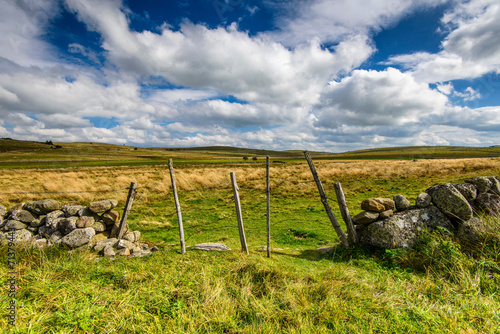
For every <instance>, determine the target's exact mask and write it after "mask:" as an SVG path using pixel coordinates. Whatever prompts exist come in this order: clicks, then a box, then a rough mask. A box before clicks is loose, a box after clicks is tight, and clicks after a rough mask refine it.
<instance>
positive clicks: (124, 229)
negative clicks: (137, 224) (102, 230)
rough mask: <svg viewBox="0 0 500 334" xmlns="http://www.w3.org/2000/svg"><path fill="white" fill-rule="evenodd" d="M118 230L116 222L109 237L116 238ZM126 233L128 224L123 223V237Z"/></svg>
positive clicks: (118, 223) (118, 226)
mask: <svg viewBox="0 0 500 334" xmlns="http://www.w3.org/2000/svg"><path fill="white" fill-rule="evenodd" d="M119 229H120V222H116V223H115V224H114V225H113V227H112V228H111V234H110V236H111V237H113V238H114V237H117V236H118V230H119ZM127 232H128V224H127V223H125V226H124V227H123V235H125V234H126V233H127Z"/></svg>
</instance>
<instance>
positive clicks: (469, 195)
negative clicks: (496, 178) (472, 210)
mask: <svg viewBox="0 0 500 334" xmlns="http://www.w3.org/2000/svg"><path fill="white" fill-rule="evenodd" d="M453 186H454V187H455V189H457V190H458V191H459V192H460V193H461V194H462V196H463V197H465V199H466V200H467V201H468V202H469V203H472V202H473V201H474V200H475V199H476V196H477V188H476V186H475V185H473V184H472V183H455V184H454V185H453Z"/></svg>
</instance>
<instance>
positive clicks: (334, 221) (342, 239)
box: [304, 151, 349, 247]
mask: <svg viewBox="0 0 500 334" xmlns="http://www.w3.org/2000/svg"><path fill="white" fill-rule="evenodd" d="M304 156H305V157H306V160H307V163H308V164H309V168H310V169H311V173H312V175H313V178H314V181H315V182H316V186H317V187H318V191H319V195H320V197H321V203H323V206H324V207H325V210H326V213H327V215H328V218H330V222H331V223H332V225H333V228H334V229H335V232H337V236H338V237H339V239H340V242H341V243H342V245H344V247H349V242H348V241H347V238H346V236H345V234H344V232H342V229H341V228H340V225H339V223H338V222H337V219H336V218H335V215H334V214H333V211H332V208H331V207H330V204H328V198H327V197H326V194H325V190H324V189H323V185H322V184H321V181H320V179H319V176H318V173H317V172H316V167H314V163H313V161H312V159H311V156H310V155H309V152H307V151H304Z"/></svg>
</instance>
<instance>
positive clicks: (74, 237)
mask: <svg viewBox="0 0 500 334" xmlns="http://www.w3.org/2000/svg"><path fill="white" fill-rule="evenodd" d="M94 236H95V231H94V229H93V228H91V227H86V228H78V229H76V230H74V231H72V232H71V233H70V234H68V235H65V236H64V237H63V238H62V239H61V243H63V244H65V245H66V246H68V247H70V248H77V247H80V246H82V245H84V244H86V243H88V242H89V241H90V239H92V238H93V237H94Z"/></svg>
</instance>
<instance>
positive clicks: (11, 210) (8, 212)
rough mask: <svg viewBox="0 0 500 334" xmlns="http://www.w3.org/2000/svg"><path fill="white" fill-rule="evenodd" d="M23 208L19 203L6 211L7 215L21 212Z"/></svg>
mask: <svg viewBox="0 0 500 334" xmlns="http://www.w3.org/2000/svg"><path fill="white" fill-rule="evenodd" d="M23 206H24V203H19V204H16V205H14V206H13V207H11V208H10V209H9V210H8V211H7V215H10V214H11V213H12V212H14V211H16V210H23Z"/></svg>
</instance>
